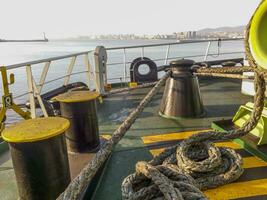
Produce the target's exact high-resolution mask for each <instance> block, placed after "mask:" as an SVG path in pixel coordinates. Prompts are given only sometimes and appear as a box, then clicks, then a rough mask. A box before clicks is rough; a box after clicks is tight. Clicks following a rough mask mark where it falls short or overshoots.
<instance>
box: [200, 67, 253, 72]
mask: <svg viewBox="0 0 267 200" xmlns="http://www.w3.org/2000/svg"><path fill="white" fill-rule="evenodd" d="M253 71H254V68H253V67H248V66H242V67H236V66H235V67H218V68H215V67H214V68H199V69H196V72H197V73H242V72H253Z"/></svg>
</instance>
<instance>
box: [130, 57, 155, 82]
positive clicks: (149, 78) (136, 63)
mask: <svg viewBox="0 0 267 200" xmlns="http://www.w3.org/2000/svg"><path fill="white" fill-rule="evenodd" d="M141 65H147V66H148V67H149V72H148V73H147V74H141V73H140V72H139V67H140V66H141ZM130 78H131V82H137V83H146V82H154V81H157V80H158V69H157V65H156V63H155V62H154V61H152V60H151V59H149V58H147V57H143V58H142V57H139V58H136V59H134V60H133V61H132V63H131V66H130Z"/></svg>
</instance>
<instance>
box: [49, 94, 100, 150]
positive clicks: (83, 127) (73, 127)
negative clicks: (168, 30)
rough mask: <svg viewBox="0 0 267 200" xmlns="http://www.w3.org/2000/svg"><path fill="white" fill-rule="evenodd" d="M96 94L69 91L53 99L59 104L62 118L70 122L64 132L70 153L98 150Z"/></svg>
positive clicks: (97, 95)
mask: <svg viewBox="0 0 267 200" xmlns="http://www.w3.org/2000/svg"><path fill="white" fill-rule="evenodd" d="M99 95H100V94H99V93H98V92H90V91H71V92H67V93H64V94H61V95H58V96H57V97H55V98H54V99H55V100H56V101H59V102H60V111H61V115H62V117H65V118H67V119H68V120H69V121H70V129H69V130H68V131H67V132H66V137H67V145H68V148H69V151H71V152H83V151H89V152H95V151H97V150H98V148H99V144H100V141H99V129H98V118H97V108H96V107H97V106H96V100H97V99H98V98H99Z"/></svg>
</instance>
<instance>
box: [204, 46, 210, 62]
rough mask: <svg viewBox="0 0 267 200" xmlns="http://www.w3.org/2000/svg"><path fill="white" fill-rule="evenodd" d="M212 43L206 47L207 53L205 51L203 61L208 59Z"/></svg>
mask: <svg viewBox="0 0 267 200" xmlns="http://www.w3.org/2000/svg"><path fill="white" fill-rule="evenodd" d="M210 45H211V42H209V43H208V46H207V48H206V53H205V56H204V60H203V61H207V58H208V55H209V51H210Z"/></svg>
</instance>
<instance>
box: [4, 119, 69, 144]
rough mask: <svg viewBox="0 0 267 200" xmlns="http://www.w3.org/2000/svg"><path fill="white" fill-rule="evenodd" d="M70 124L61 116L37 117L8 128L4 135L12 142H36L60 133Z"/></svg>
mask: <svg viewBox="0 0 267 200" xmlns="http://www.w3.org/2000/svg"><path fill="white" fill-rule="evenodd" d="M69 126H70V123H69V121H68V120H67V119H64V118H60V117H47V118H36V119H30V120H25V121H22V122H19V123H17V124H16V125H14V126H11V127H8V128H6V129H5V130H4V131H3V133H2V137H3V139H4V140H5V141H7V142H11V143H22V142H35V141H40V140H45V139H48V138H51V137H55V136H57V135H60V134H62V133H64V132H65V131H66V130H67V129H68V128H69Z"/></svg>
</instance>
